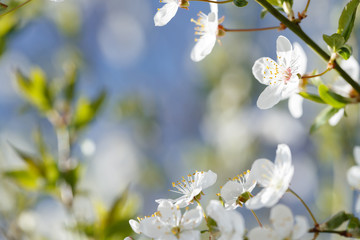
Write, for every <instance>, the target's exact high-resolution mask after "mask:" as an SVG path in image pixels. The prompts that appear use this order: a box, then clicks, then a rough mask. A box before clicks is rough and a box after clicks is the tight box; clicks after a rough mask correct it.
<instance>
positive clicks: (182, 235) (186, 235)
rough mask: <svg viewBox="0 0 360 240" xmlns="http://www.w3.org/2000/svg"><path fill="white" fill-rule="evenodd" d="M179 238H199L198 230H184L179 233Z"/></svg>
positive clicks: (180, 239) (195, 239) (192, 239)
mask: <svg viewBox="0 0 360 240" xmlns="http://www.w3.org/2000/svg"><path fill="white" fill-rule="evenodd" d="M179 240H200V231H195V230H194V231H186V232H182V233H180V238H179Z"/></svg>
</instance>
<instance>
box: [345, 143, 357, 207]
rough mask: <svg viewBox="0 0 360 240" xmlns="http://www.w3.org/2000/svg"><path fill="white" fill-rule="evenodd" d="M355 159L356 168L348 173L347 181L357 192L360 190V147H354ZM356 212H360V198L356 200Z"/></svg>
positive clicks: (352, 168) (353, 167)
mask: <svg viewBox="0 0 360 240" xmlns="http://www.w3.org/2000/svg"><path fill="white" fill-rule="evenodd" d="M354 158H355V162H356V164H357V165H356V166H352V167H351V168H350V169H349V170H348V171H347V181H348V183H349V184H350V186H352V187H353V188H355V189H356V190H360V146H355V147H354ZM355 211H356V212H360V197H359V196H358V199H357V200H356V204H355Z"/></svg>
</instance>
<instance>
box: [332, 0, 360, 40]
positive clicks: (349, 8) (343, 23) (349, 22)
mask: <svg viewBox="0 0 360 240" xmlns="http://www.w3.org/2000/svg"><path fill="white" fill-rule="evenodd" d="M359 3H360V0H351V1H350V2H349V3H348V4H347V5H346V6H345V8H344V9H343V11H342V13H341V16H340V18H339V26H338V30H337V33H339V34H341V36H342V37H344V40H345V42H347V40H348V39H349V37H350V34H351V32H352V30H353V28H354V21H355V16H356V10H357V8H358V6H359Z"/></svg>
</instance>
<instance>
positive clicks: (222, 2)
mask: <svg viewBox="0 0 360 240" xmlns="http://www.w3.org/2000/svg"><path fill="white" fill-rule="evenodd" d="M189 2H208V3H216V4H224V3H230V2H233V0H226V1H220V2H218V1H212V0H189Z"/></svg>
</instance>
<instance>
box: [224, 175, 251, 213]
mask: <svg viewBox="0 0 360 240" xmlns="http://www.w3.org/2000/svg"><path fill="white" fill-rule="evenodd" d="M252 176H253V175H252V174H251V172H250V171H249V170H248V171H247V172H244V173H243V174H240V175H238V176H236V177H234V178H233V179H231V180H229V181H228V182H227V183H226V184H225V185H224V186H223V187H222V188H221V191H220V195H221V197H222V199H223V200H224V202H225V207H226V208H227V209H235V208H237V207H239V206H242V205H243V203H244V202H245V201H246V200H247V197H246V196H244V194H245V195H246V194H248V195H250V193H251V191H252V190H253V189H254V188H255V186H256V180H255V179H253V177H252Z"/></svg>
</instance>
